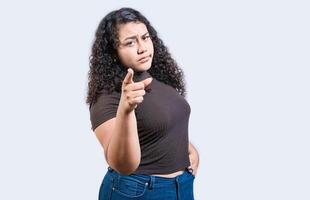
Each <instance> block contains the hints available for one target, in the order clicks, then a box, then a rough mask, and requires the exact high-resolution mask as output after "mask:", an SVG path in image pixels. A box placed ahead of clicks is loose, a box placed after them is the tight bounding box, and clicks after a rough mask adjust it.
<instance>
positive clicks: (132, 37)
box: [124, 32, 149, 41]
mask: <svg viewBox="0 0 310 200" xmlns="http://www.w3.org/2000/svg"><path fill="white" fill-rule="evenodd" d="M148 33H149V32H146V33H144V34H143V35H142V37H143V36H145V35H147V34H148ZM135 38H136V36H135V35H134V36H130V37H127V38H125V39H124V41H125V40H128V39H135Z"/></svg>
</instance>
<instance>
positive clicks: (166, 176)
mask: <svg viewBox="0 0 310 200" xmlns="http://www.w3.org/2000/svg"><path fill="white" fill-rule="evenodd" d="M183 172H184V170H181V171H177V172H173V173H171V174H152V176H160V177H165V178H174V177H176V176H179V175H181V174H183Z"/></svg>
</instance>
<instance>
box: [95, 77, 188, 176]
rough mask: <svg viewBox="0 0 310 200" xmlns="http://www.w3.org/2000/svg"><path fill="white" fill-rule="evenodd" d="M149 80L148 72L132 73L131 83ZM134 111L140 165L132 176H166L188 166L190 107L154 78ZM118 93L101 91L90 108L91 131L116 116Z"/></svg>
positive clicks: (170, 88) (177, 94)
mask: <svg viewBox="0 0 310 200" xmlns="http://www.w3.org/2000/svg"><path fill="white" fill-rule="evenodd" d="M148 77H151V75H150V74H149V72H147V71H143V72H141V73H135V74H134V81H141V80H144V79H146V78H148ZM147 88H150V90H148V91H147V92H146V94H145V95H144V96H143V98H144V100H143V102H142V103H140V104H138V106H137V108H136V109H135V115H136V119H137V130H138V135H139V142H140V149H141V162H140V165H139V167H138V168H137V170H136V171H135V172H134V173H135V174H148V175H151V174H168V173H173V172H176V171H179V170H184V169H185V168H186V167H188V166H190V161H189V156H188V142H189V141H188V122H189V117H190V112H191V108H190V105H189V104H188V103H187V101H186V100H185V99H184V97H183V96H181V95H180V94H179V93H178V92H177V91H176V90H175V89H174V88H172V87H171V86H169V85H167V84H164V83H162V82H160V81H158V80H156V79H155V78H154V77H153V81H152V82H151V84H150V85H149V86H148V87H147ZM147 88H146V89H147ZM120 97H121V94H120V93H118V92H115V91H113V93H112V94H108V93H107V92H104V91H103V92H102V93H101V94H100V96H99V97H98V100H97V101H96V103H94V104H92V105H91V106H90V108H89V111H90V121H91V125H92V130H95V128H96V127H98V126H99V125H100V124H102V123H103V122H105V121H107V120H109V119H111V118H113V117H116V113H117V108H118V104H119V100H120Z"/></svg>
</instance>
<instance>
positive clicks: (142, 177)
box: [107, 167, 192, 186]
mask: <svg viewBox="0 0 310 200" xmlns="http://www.w3.org/2000/svg"><path fill="white" fill-rule="evenodd" d="M178 173H181V174H179V175H176V176H175V177H161V176H157V175H146V174H130V175H120V174H119V173H118V172H117V171H115V170H114V169H112V168H111V167H108V172H107V174H108V175H109V176H110V177H112V178H113V179H115V178H116V179H117V180H119V179H120V178H121V177H124V178H125V177H126V179H133V180H135V181H137V182H140V183H141V184H145V183H148V182H149V181H150V180H152V182H153V183H154V184H156V185H157V184H159V185H161V184H164V185H167V186H168V185H173V184H175V182H176V180H178V181H180V182H183V181H184V180H183V179H188V178H191V177H192V175H191V172H190V171H189V170H188V169H185V170H184V171H178ZM165 175H166V174H165Z"/></svg>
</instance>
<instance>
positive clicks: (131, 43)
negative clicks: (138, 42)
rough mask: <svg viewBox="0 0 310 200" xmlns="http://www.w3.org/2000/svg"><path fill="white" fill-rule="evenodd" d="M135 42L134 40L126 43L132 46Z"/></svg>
mask: <svg viewBox="0 0 310 200" xmlns="http://www.w3.org/2000/svg"><path fill="white" fill-rule="evenodd" d="M133 44H134V41H131V42H128V43H126V45H127V46H132V45H133Z"/></svg>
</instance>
